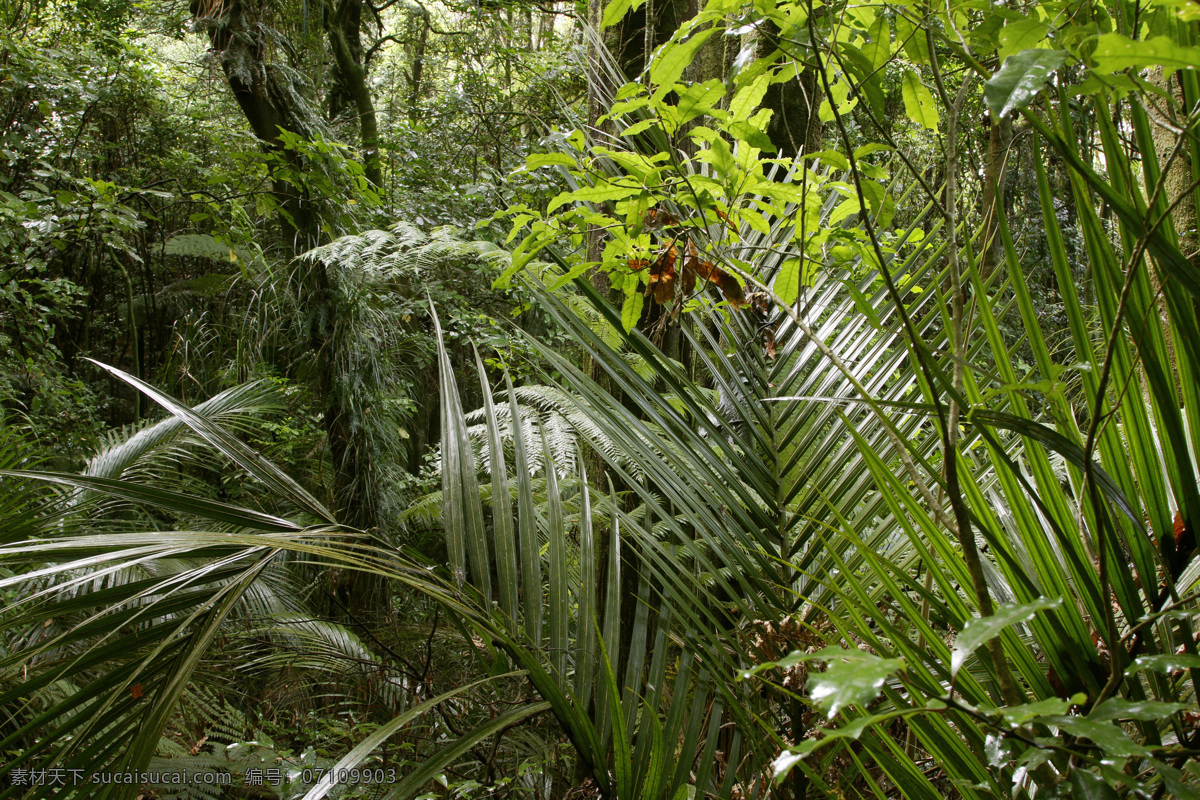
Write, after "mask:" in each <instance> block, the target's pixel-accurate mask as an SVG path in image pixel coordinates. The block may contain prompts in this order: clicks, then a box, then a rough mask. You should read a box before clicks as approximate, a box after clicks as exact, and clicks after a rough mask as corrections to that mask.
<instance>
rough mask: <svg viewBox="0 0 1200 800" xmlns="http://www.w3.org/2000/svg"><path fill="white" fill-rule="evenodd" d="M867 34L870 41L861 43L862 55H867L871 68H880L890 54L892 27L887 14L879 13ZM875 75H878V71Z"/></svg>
mask: <svg viewBox="0 0 1200 800" xmlns="http://www.w3.org/2000/svg"><path fill="white" fill-rule="evenodd" d="M867 35H868V36H869V37H870V40H871V41H870V42H868V43H867V44H865V45H863V48H862V52H863V55H864V56H866V57H867V60H868V61H869V62H870V64H871V69H872V70H880V69H882V67H883V65H884V64H886V63H887V62H888V58H889V57H890V56H891V54H892V29H891V27H890V26H889V25H888V18H887V16H885V15H883V14H880V15H879V18H878V19H877V20H875V24H874V25H872V26H871V30H870V31H869V32H868V34H867ZM876 77H879V73H878V72H877V73H876Z"/></svg>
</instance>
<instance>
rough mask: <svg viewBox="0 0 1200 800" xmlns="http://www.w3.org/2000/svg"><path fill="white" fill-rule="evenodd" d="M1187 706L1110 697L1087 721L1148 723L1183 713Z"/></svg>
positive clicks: (1097, 707)
mask: <svg viewBox="0 0 1200 800" xmlns="http://www.w3.org/2000/svg"><path fill="white" fill-rule="evenodd" d="M1187 707H1188V706H1186V705H1184V704H1183V703H1160V702H1157V701H1154V700H1123V699H1121V698H1119V697H1110V698H1109V699H1107V700H1105V701H1104V702H1102V703H1100V704H1098V705H1097V706H1096V707H1095V708H1093V709H1092V710H1091V711H1090V712H1089V713H1088V715H1087V716H1088V719H1092V720H1097V721H1104V720H1112V719H1120V720H1126V719H1135V720H1140V721H1142V722H1148V721H1151V720H1156V719H1166V718H1167V717H1169V716H1171V715H1172V714H1174V713H1175V712H1177V711H1183V710H1184V709H1185V708H1187Z"/></svg>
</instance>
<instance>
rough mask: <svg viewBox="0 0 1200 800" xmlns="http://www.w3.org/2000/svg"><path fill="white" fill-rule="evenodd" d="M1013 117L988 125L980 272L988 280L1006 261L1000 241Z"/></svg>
mask: <svg viewBox="0 0 1200 800" xmlns="http://www.w3.org/2000/svg"><path fill="white" fill-rule="evenodd" d="M1012 138H1013V133H1012V118H1011V117H1005V118H1004V120H1003V121H1002V122H1001V123H1000V124H999V125H997V124H995V122H993V123H992V124H991V125H989V126H988V146H987V155H986V156H985V158H984V164H983V221H982V227H981V231H982V235H981V236H980V239H979V242H980V248H981V251H980V254H979V276H980V277H981V278H983V279H984V280H987V279H988V277H989V276H991V274H992V272H993V271H995V269H996V266H997V265H999V264H1001V263H1003V259H1004V246H1003V244H1002V243H1001V242H1000V235H999V231H1000V224H999V215H1000V213H1001V212H1002V210H1003V207H1004V189H1005V186H1006V185H1007V184H1008V170H1007V169H1006V168H1005V161H1006V159H1007V158H1008V148H1009V145H1010V144H1012Z"/></svg>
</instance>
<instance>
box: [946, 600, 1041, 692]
mask: <svg viewBox="0 0 1200 800" xmlns="http://www.w3.org/2000/svg"><path fill="white" fill-rule="evenodd" d="M1061 605H1062V600H1061V599H1059V598H1054V599H1050V598H1046V597H1043V598H1040V599H1038V600H1034V601H1033V602H1032V603H1023V604H1021V605H1002V606H999V607H998V608H997V609H996V610H995V612H994V613H993V614H992V616H990V617H977V618H975V619H973V620H971V621H970V622H968V623H967V624H966V626H965V627H964V628H963V629H962V632H961V633H960V634H958V638H957V639H955V641H954V650H953V651H952V652H951V653H950V675H951V676H952V677H953V676H955V675H957V674H958V671H959V670H960V669H962V665H963V663H964V662H965V661H966V660H967V656H969V655H971V654H972V653H974V652H975V651H976V650H978V649H979V648H980V647H981V646H982V645H983V644H984V643H985V642H988V641H991V640H992V639H995V638H996V637H997V636H999V635H1000V633H1001V632H1002V631H1003V630H1004V629H1005V628H1008V627H1011V626H1013V625H1018V624H1020V623H1022V622H1028V621H1029V620H1031V619H1033V615H1034V614H1036V613H1037V612H1038V611H1043V610H1045V609H1047V608H1058V607H1059V606H1061Z"/></svg>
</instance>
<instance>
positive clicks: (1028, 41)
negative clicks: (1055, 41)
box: [999, 19, 1050, 61]
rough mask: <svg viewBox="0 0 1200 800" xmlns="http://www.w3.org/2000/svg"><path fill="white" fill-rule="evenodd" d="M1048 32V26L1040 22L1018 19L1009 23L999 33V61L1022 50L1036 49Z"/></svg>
mask: <svg viewBox="0 0 1200 800" xmlns="http://www.w3.org/2000/svg"><path fill="white" fill-rule="evenodd" d="M1049 32H1050V26H1049V25H1047V24H1046V23H1045V22H1042V21H1041V20H1037V19H1020V20H1016V21H1014V22H1009V23H1008V24H1007V25H1005V26H1004V29H1003V30H1001V31H1000V51H999V56H1000V60H1001V61H1004V59H1006V58H1008V57H1009V56H1011V55H1015V54H1017V53H1019V52H1021V51H1022V50H1032V49H1034V48H1036V47H1037V46H1038V45H1039V44H1040V43H1041V42H1042V40H1043V39H1045V38H1046V34H1048V33H1049Z"/></svg>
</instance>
